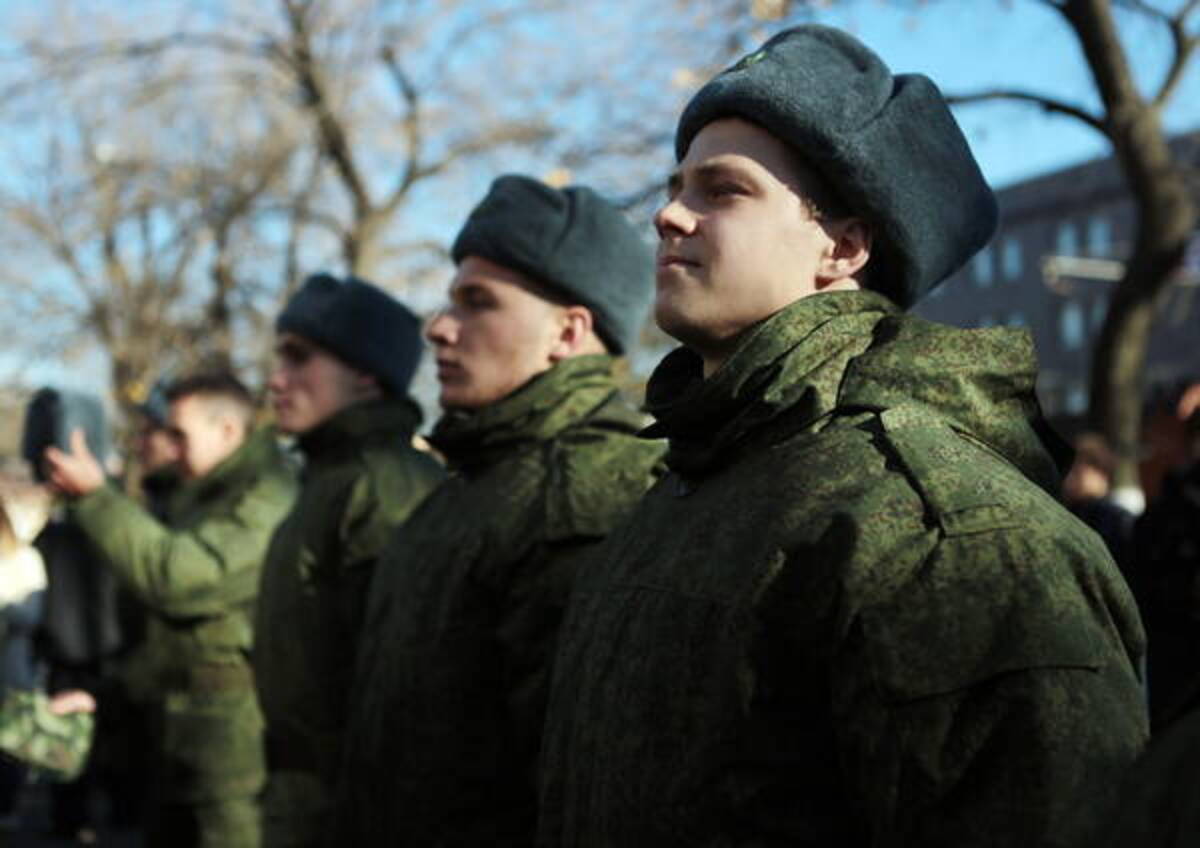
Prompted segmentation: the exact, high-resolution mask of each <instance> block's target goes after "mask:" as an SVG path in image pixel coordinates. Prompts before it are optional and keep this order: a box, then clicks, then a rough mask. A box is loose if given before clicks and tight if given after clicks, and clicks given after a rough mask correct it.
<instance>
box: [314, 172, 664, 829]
mask: <svg viewBox="0 0 1200 848" xmlns="http://www.w3.org/2000/svg"><path fill="white" fill-rule="evenodd" d="M453 256H454V261H455V262H456V263H457V272H456V274H455V276H454V279H453V281H452V282H451V284H450V292H449V295H450V305H449V307H448V308H447V309H446V310H445V311H444V312H442V313H440V314H439V315H438V316H437V317H435V318H434V319H433V320H432V321H431V322H430V323H429V325H428V327H427V329H426V336H427V337H428V339H429V340H430V341H431V342H432V343H433V346H434V349H435V352H436V356H437V366H438V370H437V374H438V380H439V382H440V384H441V394H440V403H441V406H442V407H443V409H444V414H443V416H442V418H441V420H440V421H438V423H437V426H436V428H435V429H434V431H433V435H432V436H431V439H430V440H431V441H432V442H433V444H434V446H435V447H436V448H437V449H438V450H440V451H441V452H442V453H443V454H445V456H446V458H447V460H448V461H449V464H450V468H451V470H452V472H453V473H452V476H451V477H450V478H449V479H448V480H447V481H446V482H445V483H443V484H442V485H441V486H440V487H439V488H438V489H436V490H435V491H434V493H433V494H432V495H430V497H429V498H428V500H426V501H425V503H424V504H422V505H421V507H420V508H418V510H417V511H416V512H415V513H414V514H413V516H412V518H410V519H409V521H408V522H407V523H406V524H405V526H404V528H403V530H402V532H401V533H399V534H397V535H396V536H395V537H394V538H393V540H392V542H391V543H390V544H389V546H388V547H387V549H386V550H385V554H384V556H383V558H382V560H381V563H380V567H379V569H378V570H377V572H376V576H375V581H374V583H373V584H372V586H371V591H370V594H369V596H368V597H369V600H368V613H367V620H366V621H367V623H366V629H365V630H364V634H363V639H362V641H361V648H360V652H359V658H358V665H357V668H356V672H355V683H354V693H355V694H354V697H353V699H352V702H351V719H350V724H349V730H348V733H347V740H346V757H345V760H344V765H345V772H344V777H343V784H342V793H341V803H340V804H339V809H338V816H339V827H338V832H339V836H340V843H341V844H347V845H384V844H404V845H410V846H419V845H463V846H466V845H500V846H502V845H528V844H530V842H531V841H532V839H533V835H534V828H535V808H536V782H535V760H536V755H537V749H538V741H539V739H540V736H541V728H542V714H543V710H544V705H545V695H546V686H547V682H548V676H549V666H550V661H551V658H552V657H553V655H554V645H555V637H556V634H557V630H558V625H559V622H560V618H561V614H562V609H563V607H564V606H565V602H566V596H567V593H568V591H569V589H570V586H571V583H572V581H573V579H574V577H575V575H576V573H578V571H579V570H580V569H581V568H583V567H584V566H583V563H584V561H585V560H586V558H587V557H588V555H589V554H590V552H591V551H592V549H593V548H594V547H595V545H596V543H597V542H599V541H600V540H601V539H603V538H604V536H605V535H606V534H607V533H608V532H609V530H610V529H611V528H612V527H613V525H614V523H615V522H616V521H617V520H618V518H619V517H620V516H621V515H622V514H624V513H625V512H626V511H627V510H628V508H629V507H630V506H631V505H632V504H633V503H634V502H635V501H636V500H637V498H638V497H640V496H641V494H642V493H643V492H644V491H645V489H646V488H647V487H648V486H649V484H650V482H651V481H652V478H653V476H654V473H655V469H656V467H657V464H658V460H659V456H660V454H661V449H660V448H659V447H658V446H656V445H654V444H652V443H650V442H645V441H642V440H640V439H637V438H634V433H635V431H636V430H637V429H638V428H639V426H640V425H641V423H642V422H641V416H640V415H639V414H638V413H637V412H636V411H635V410H634V409H632V408H631V407H629V406H628V405H627V404H626V403H625V401H623V400H622V399H621V396H620V394H619V392H618V390H617V386H616V383H615V381H614V375H613V368H614V365H615V359H614V358H615V357H616V356H619V355H621V354H622V353H624V352H625V351H626V350H628V348H629V346H630V345H631V344H633V342H634V340H635V339H636V337H637V333H638V330H639V327H640V325H641V323H642V320H643V317H644V314H645V311H646V309H647V308H648V306H649V300H650V269H651V268H652V267H653V266H652V263H651V258H650V255H649V250H648V247H647V246H646V245H645V244H644V242H643V241H642V240H641V239H640V238H639V237H638V235H637V234H636V233H635V232H634V230H633V229H632V227H630V225H629V224H628V222H627V221H626V220H625V218H624V216H623V215H622V214H621V212H619V211H618V210H617V209H616V208H615V207H613V206H611V205H610V204H609V203H608V202H607V201H605V200H603V199H601V198H600V197H599V196H598V195H597V194H596V193H595V192H593V191H592V190H591V189H589V188H585V187H582V186H577V187H571V188H566V189H563V190H561V191H560V190H557V189H553V188H550V187H549V186H546V185H543V184H541V183H539V182H537V181H536V180H533V179H530V178H528V177H520V176H504V177H500V178H499V179H497V180H496V181H495V182H494V183H493V184H492V186H491V189H490V190H489V192H488V194H487V196H486V197H485V198H484V199H483V201H482V202H481V203H480V204H479V205H478V206H477V207H476V208H475V210H474V211H473V212H472V213H471V215H470V217H469V218H468V219H467V222H466V224H465V225H464V226H463V228H462V230H461V232H460V233H459V234H458V237H457V239H456V240H455V242H454V247H453Z"/></svg>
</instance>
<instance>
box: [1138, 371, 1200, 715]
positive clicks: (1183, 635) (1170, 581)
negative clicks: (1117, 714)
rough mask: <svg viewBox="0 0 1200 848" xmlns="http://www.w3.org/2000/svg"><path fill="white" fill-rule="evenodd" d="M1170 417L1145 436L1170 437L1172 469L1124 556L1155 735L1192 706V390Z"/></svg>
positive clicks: (1199, 567)
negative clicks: (1138, 616)
mask: <svg viewBox="0 0 1200 848" xmlns="http://www.w3.org/2000/svg"><path fill="white" fill-rule="evenodd" d="M1170 413H1171V417H1172V418H1173V419H1174V420H1175V422H1177V423H1176V424H1175V425H1171V426H1166V425H1164V424H1162V423H1160V424H1159V426H1157V427H1155V428H1154V429H1153V430H1151V432H1150V435H1151V436H1153V434H1154V433H1163V432H1171V433H1173V434H1174V435H1173V436H1172V438H1171V440H1170V446H1171V455H1172V456H1174V457H1175V463H1176V464H1175V466H1174V467H1172V468H1170V469H1168V470H1166V471H1165V473H1163V475H1162V478H1161V482H1160V483H1159V484H1158V485H1157V486H1156V489H1157V494H1156V496H1155V497H1154V498H1153V499H1152V500H1151V501H1150V502H1149V504H1148V506H1147V507H1146V511H1145V512H1144V513H1142V515H1141V516H1140V517H1139V518H1138V519H1137V522H1136V524H1135V525H1134V529H1133V543H1132V549H1131V555H1130V560H1131V561H1130V569H1131V573H1130V585H1131V586H1132V588H1133V590H1134V594H1135V596H1136V597H1137V599H1138V604H1139V606H1140V607H1141V610H1142V618H1143V619H1144V620H1145V623H1146V632H1147V636H1148V639H1149V652H1148V655H1147V658H1146V662H1147V684H1148V688H1149V692H1150V716H1151V721H1152V723H1153V726H1154V728H1155V729H1156V730H1159V729H1162V728H1164V727H1166V726H1167V725H1169V724H1171V723H1172V722H1174V721H1175V720H1176V719H1177V718H1179V717H1180V716H1182V715H1184V714H1185V713H1187V712H1189V711H1191V710H1194V709H1195V708H1196V707H1200V384H1193V385H1190V386H1188V387H1183V388H1181V389H1180V390H1179V391H1177V392H1174V393H1173V403H1172V404H1171V408H1170ZM1161 447H1162V445H1160V448H1161ZM1160 452H1161V451H1160Z"/></svg>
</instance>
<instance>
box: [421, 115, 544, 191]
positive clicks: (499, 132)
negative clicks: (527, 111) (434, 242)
mask: <svg viewBox="0 0 1200 848" xmlns="http://www.w3.org/2000/svg"><path fill="white" fill-rule="evenodd" d="M552 135H554V130H553V129H552V128H551V127H550V126H548V125H547V124H543V123H534V122H530V123H512V124H506V125H503V126H499V127H496V128H494V129H492V130H491V131H489V132H485V133H481V134H479V135H477V136H474V137H472V138H468V139H466V140H464V141H460V142H458V143H457V144H453V145H451V146H450V148H449V149H448V150H447V151H446V153H445V154H444V155H443V156H442V157H441V158H439V159H438V160H437V161H435V162H431V163H428V164H426V165H423V166H421V167H420V168H419V169H418V170H417V173H416V174H415V175H414V178H413V182H418V181H420V180H423V179H426V178H428V177H432V176H433V175H435V174H438V173H441V172H442V171H444V170H445V169H446V168H448V167H449V166H450V165H451V164H453V163H454V162H455V161H456V160H458V159H461V158H462V157H464V156H473V155H474V154H476V153H485V152H487V151H488V150H492V149H494V148H496V147H500V146H502V145H505V144H535V143H537V142H539V141H545V140H546V139H548V138H550V137H551V136H552Z"/></svg>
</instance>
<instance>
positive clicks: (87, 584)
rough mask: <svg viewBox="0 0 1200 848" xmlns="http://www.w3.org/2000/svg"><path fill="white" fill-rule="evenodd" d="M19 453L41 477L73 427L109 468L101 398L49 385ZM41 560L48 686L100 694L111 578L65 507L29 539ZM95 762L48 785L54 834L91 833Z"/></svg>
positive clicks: (107, 668) (111, 626)
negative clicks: (47, 457)
mask: <svg viewBox="0 0 1200 848" xmlns="http://www.w3.org/2000/svg"><path fill="white" fill-rule="evenodd" d="M24 424H25V426H24V433H23V435H22V454H23V456H24V457H25V460H26V461H27V462H28V463H29V465H30V467H31V469H32V472H33V476H34V478H35V479H36V480H39V481H45V480H47V472H48V469H47V467H46V464H45V461H44V454H45V451H46V449H47V448H48V447H50V446H58V447H65V446H66V445H67V444H68V443H69V441H70V434H71V433H72V432H74V431H79V432H80V434H81V437H82V439H83V440H84V441H85V442H86V443H87V445H88V447H89V450H90V451H91V452H92V453H93V454H94V455H95V456H97V457H99V458H100V462H101V463H102V464H103V465H105V466H107V464H108V463H109V461H110V459H111V453H112V446H111V433H110V429H109V426H108V417H107V415H106V414H105V411H104V405H103V403H102V402H101V400H100V398H99V397H96V396H95V395H92V394H88V393H86V392H79V391H73V390H67V389H61V388H55V387H52V386H47V387H44V388H42V389H39V390H38V391H37V392H36V393H35V394H34V395H33V397H32V398H31V400H30V402H29V405H28V406H27V407H26V412H25V422H24ZM34 544H35V546H36V547H37V549H38V552H39V553H40V554H41V555H42V559H43V561H44V562H45V566H46V577H47V588H46V603H45V611H44V615H43V618H42V625H41V627H40V628H39V631H38V650H39V655H40V656H41V657H42V658H43V659H44V660H45V662H46V666H47V680H46V687H47V691H48V692H49V693H51V694H55V693H58V692H62V691H67V690H75V689H82V690H85V691H87V692H88V693H90V694H91V695H92V696H99V694H100V692H101V690H102V689H103V688H104V685H105V681H106V679H108V678H109V675H110V674H111V672H112V660H113V658H114V657H115V656H116V655H117V654H118V653H119V652H120V650H121V647H122V643H123V638H124V637H123V634H122V632H121V617H120V606H119V600H118V589H117V582H116V579H115V577H114V576H113V575H112V573H111V572H109V571H108V570H107V569H105V568H103V567H102V566H101V564H100V554H99V552H98V551H97V550H96V548H95V546H94V545H93V544H92V542H91V540H89V539H88V537H87V535H86V534H85V533H84V532H83V531H82V529H81V528H80V527H79V526H78V525H77V524H76V523H75V521H74V520H73V519H72V517H71V515H70V514H69V513H68V511H67V510H66V509H65V508H64V507H63V506H62V505H61V504H59V505H56V506H55V507H54V509H53V511H52V513H51V515H50V519H49V521H48V522H47V523H46V525H45V527H44V528H43V529H42V531H41V532H40V533H39V534H38V536H37V539H36V540H35V541H34ZM95 764H96V763H95V761H94V760H91V759H89V761H88V766H87V769H86V770H85V771H83V772H82V773H81V774H80V775H79V776H78V777H77V778H76V779H75V780H71V781H65V782H56V783H55V784H54V785H53V786H52V787H51V790H50V823H51V830H52V832H53V833H54V834H55V835H56V836H58V837H60V838H63V839H70V840H82V841H91V840H93V839H94V838H95V834H96V829H97V824H98V822H97V821H96V812H97V811H96V809H95V806H96V805H95V803H94V801H95V798H96V793H97V790H98V788H99V782H98V775H97V772H96V769H95Z"/></svg>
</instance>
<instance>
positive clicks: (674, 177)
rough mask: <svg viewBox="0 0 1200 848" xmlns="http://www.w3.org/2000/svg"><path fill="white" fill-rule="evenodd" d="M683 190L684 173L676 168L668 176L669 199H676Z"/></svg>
mask: <svg viewBox="0 0 1200 848" xmlns="http://www.w3.org/2000/svg"><path fill="white" fill-rule="evenodd" d="M681 188H683V172H682V171H680V170H679V169H678V168H676V169H675V170H674V171H672V172H671V173H670V174H669V175H668V176H667V197H674V196H675V195H677V194H679V190H680V189H681Z"/></svg>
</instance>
